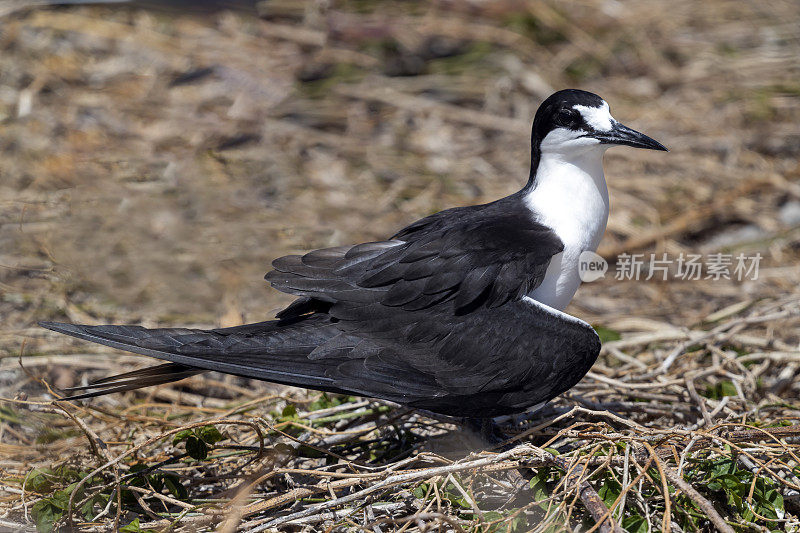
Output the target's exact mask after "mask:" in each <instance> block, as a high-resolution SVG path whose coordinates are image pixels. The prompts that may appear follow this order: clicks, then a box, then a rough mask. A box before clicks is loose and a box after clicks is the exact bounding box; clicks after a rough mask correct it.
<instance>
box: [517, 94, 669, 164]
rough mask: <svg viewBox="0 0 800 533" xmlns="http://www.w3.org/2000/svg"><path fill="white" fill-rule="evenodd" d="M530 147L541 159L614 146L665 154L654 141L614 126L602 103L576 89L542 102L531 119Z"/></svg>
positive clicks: (617, 124)
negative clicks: (539, 154)
mask: <svg viewBox="0 0 800 533" xmlns="http://www.w3.org/2000/svg"><path fill="white" fill-rule="evenodd" d="M531 143H532V144H533V149H534V151H540V153H541V154H542V155H546V154H548V153H559V154H563V155H568V154H572V153H576V154H577V153H581V152H583V151H585V150H586V149H589V148H597V149H600V150H601V151H602V150H603V149H604V148H609V147H611V146H614V145H626V146H633V147H635V148H648V149H650V150H663V151H667V149H666V147H664V145H663V144H661V143H660V142H658V141H656V140H655V139H651V138H650V137H648V136H647V135H645V134H644V133H639V132H638V131H636V130H634V129H631V128H629V127H627V126H624V125H622V124H620V123H619V122H617V121H616V120H615V119H614V117H612V116H611V113H610V112H609V109H608V104H607V103H606V101H605V100H603V99H602V98H600V97H599V96H597V95H596V94H594V93H590V92H587V91H580V90H577V89H565V90H563V91H558V92H556V93H553V94H552V95H550V96H549V97H548V98H547V99H546V100H545V101H544V102H542V105H541V106H539V110H538V111H536V117H535V118H534V119H533V133H532V137H531Z"/></svg>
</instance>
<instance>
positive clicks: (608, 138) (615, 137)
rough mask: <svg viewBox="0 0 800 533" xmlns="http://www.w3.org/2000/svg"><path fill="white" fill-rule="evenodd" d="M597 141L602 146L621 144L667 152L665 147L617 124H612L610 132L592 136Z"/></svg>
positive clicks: (642, 134)
mask: <svg viewBox="0 0 800 533" xmlns="http://www.w3.org/2000/svg"><path fill="white" fill-rule="evenodd" d="M592 137H594V138H595V139H599V140H600V142H601V143H603V144H623V145H626V146H633V147H634V148H647V149H648V150H661V151H664V152H669V150H667V147H666V146H664V145H663V144H661V143H660V142H658V141H657V140H655V139H652V138H650V137H648V136H647V135H645V134H644V133H639V132H638V131H636V130H634V129H631V128H629V127H628V126H625V125H623V124H620V123H619V122H615V123H614V127H612V128H611V130H610V131H604V132H598V133H595V134H593V135H592Z"/></svg>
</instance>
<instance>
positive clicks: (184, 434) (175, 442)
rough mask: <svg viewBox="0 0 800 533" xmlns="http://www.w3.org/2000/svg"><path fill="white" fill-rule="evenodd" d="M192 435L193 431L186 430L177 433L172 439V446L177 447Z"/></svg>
mask: <svg viewBox="0 0 800 533" xmlns="http://www.w3.org/2000/svg"><path fill="white" fill-rule="evenodd" d="M191 434H192V430H191V429H184V430H183V431H179V432H177V433H175V436H174V437H172V445H173V446H177V445H178V443H180V442H181V441H184V440H186V439H188V438H189V436H190V435H191Z"/></svg>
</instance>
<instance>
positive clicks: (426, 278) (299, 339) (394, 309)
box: [42, 199, 600, 417]
mask: <svg viewBox="0 0 800 533" xmlns="http://www.w3.org/2000/svg"><path fill="white" fill-rule="evenodd" d="M504 201H506V202H507V204H506V205H503V202H504ZM513 205H516V203H512V202H510V201H508V199H504V200H500V201H498V202H493V203H491V204H486V205H482V206H473V207H469V208H458V209H451V210H448V211H443V212H441V213H437V214H436V215H432V216H431V217H428V218H426V219H423V220H421V221H419V222H417V223H415V224H413V225H411V226H409V227H408V228H406V229H404V230H403V231H401V232H400V233H398V234H397V235H395V236H394V237H393V239H391V240H388V241H384V242H377V243H367V244H362V245H357V246H353V247H338V248H330V249H323V250H317V251H314V252H311V253H309V254H306V255H304V256H287V257H282V258H280V259H278V260H276V261H275V262H274V263H273V266H274V268H275V270H273V271H272V272H270V273H269V274H267V276H266V278H267V280H268V281H269V282H270V283H271V284H272V286H273V287H275V288H277V289H278V290H281V291H283V292H287V293H290V294H294V295H297V296H298V299H297V300H295V302H293V303H292V304H291V305H289V306H288V307H287V308H286V309H284V310H283V311H281V313H279V314H278V319H277V320H272V321H266V322H260V323H256V324H248V325H244V326H238V327H233V328H224V329H214V330H197V329H184V328H160V329H146V328H142V327H139V326H81V325H72V324H59V323H53V322H46V323H42V325H43V326H44V327H47V328H49V329H52V330H54V331H58V332H61V333H65V334H68V335H72V336H75V337H78V338H81V339H85V340H89V341H92V342H97V343H100V344H105V345H107V346H111V347H114V348H120V349H122V350H126V351H129V352H134V353H138V354H142V355H148V356H151V357H155V358H158V359H163V360H166V361H169V363H167V364H164V365H160V366H156V367H152V368H148V369H144V370H140V371H135V372H131V373H128V374H123V375H120V376H114V377H111V378H106V379H104V380H101V381H99V382H95V383H93V384H91V385H90V386H88V387H79V388H78V389H79V390H83V391H87V392H84V393H82V394H79V395H77V396H74V398H85V397H91V396H98V395H102V394H107V393H111V392H119V391H124V390H131V389H136V388H140V387H145V386H149V385H156V384H161V383H168V382H171V381H176V380H178V379H182V378H185V377H187V376H190V375H193V374H196V373H199V372H202V371H206V370H216V371H220V372H225V373H229V374H234V375H238V376H243V377H250V378H256V379H262V380H265V381H270V382H274V383H280V384H286V385H294V386H300V387H306V388H310V389H317V390H322V391H328V392H334V393H347V394H356V395H361V396H367V397H373V398H380V399H385V400H390V401H393V402H397V403H399V404H403V405H407V406H410V407H416V408H421V409H427V410H430V411H434V412H437V413H441V414H446V415H452V416H466V417H492V416H499V415H502V414H509V413H514V412H520V411H524V410H525V409H527V408H529V407H531V406H533V405H536V404H540V403H542V402H545V401H548V400H550V399H551V398H553V397H555V396H557V395H558V394H560V393H562V392H564V391H566V390H568V389H569V388H570V387H572V386H573V385H574V384H575V383H577V382H578V381H579V380H580V379H581V377H583V375H584V374H585V373H586V372H587V371H588V370H589V368H590V367H591V365H592V364H593V363H594V361H595V359H596V357H597V354H598V352H599V347H600V344H599V340H598V338H597V335H596V334H595V332H594V330H593V329H592V328H591V327H589V326H588V325H587V324H585V323H584V322H581V321H579V320H577V319H573V318H571V317H568V316H567V315H564V314H562V313H559V312H558V311H554V310H552V309H550V308H548V307H546V306H543V305H541V304H539V303H538V302H534V301H532V300H530V299H529V298H527V297H525V295H526V294H527V293H528V292H529V291H531V290H532V289H533V288H535V287H536V286H537V285H538V284H540V283H541V280H542V277H543V276H544V273H545V271H546V269H547V265H548V263H549V260H550V258H551V257H552V256H553V255H554V254H556V253H559V252H560V251H561V249H562V247H563V245H562V244H561V241H560V240H559V239H558V238H557V237H556V236H555V235H554V234H553V233H552V232H551V231H550V230H549V229H548V228H547V227H545V226H542V225H540V224H537V223H536V222H534V221H533V220H532V219H531V218H530V216H529V215H528V214H527V213H521V212H520V213H515V211H514V209H513V208H512V207H513Z"/></svg>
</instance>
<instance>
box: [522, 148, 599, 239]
mask: <svg viewBox="0 0 800 533" xmlns="http://www.w3.org/2000/svg"><path fill="white" fill-rule="evenodd" d="M604 152H605V146H593V147H589V148H586V149H585V150H581V151H579V152H577V153H575V152H574V151H573V152H570V153H562V152H555V151H554V152H549V151H548V152H544V153H542V154H541V155H540V157H539V160H538V162H537V165H536V168H535V170H534V171H533V172H532V176H531V180H530V181H529V183H528V185H527V186H526V187H525V189H523V195H524V199H525V204H526V205H527V206H528V207H529V208H530V209H531V211H532V212H533V214H534V216H535V217H536V218H537V220H538V221H539V222H541V223H543V224H545V225H547V226H550V227H551V228H552V229H553V230H554V231H555V232H556V234H557V235H558V236H559V237H560V238H561V240H562V241H564V244H565V246H569V245H571V244H574V245H576V246H580V247H582V249H581V250H580V251H583V250H586V249H591V250H595V249H596V248H597V245H598V244H599V242H600V238H601V237H602V236H603V232H604V231H605V228H606V222H607V221H608V211H609V199H608V187H607V185H606V179H605V175H604V174H603V153H604Z"/></svg>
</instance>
